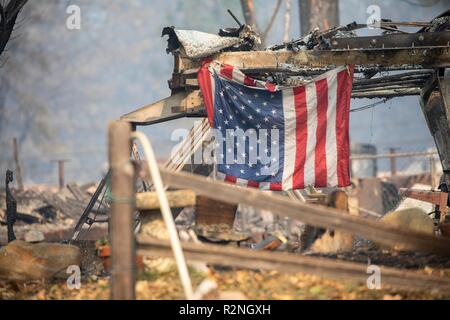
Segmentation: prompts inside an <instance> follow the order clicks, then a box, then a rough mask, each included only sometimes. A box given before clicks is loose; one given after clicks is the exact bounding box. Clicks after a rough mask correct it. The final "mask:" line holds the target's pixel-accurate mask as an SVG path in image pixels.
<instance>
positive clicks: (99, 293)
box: [0, 269, 450, 300]
mask: <svg viewBox="0 0 450 320" xmlns="http://www.w3.org/2000/svg"><path fill="white" fill-rule="evenodd" d="M441 271H442V270H440V271H439V272H433V271H430V270H428V272H432V273H433V274H435V275H436V274H441V275H442V276H446V274H448V273H450V269H449V270H446V271H445V272H441ZM191 277H192V280H193V284H194V286H195V287H196V286H198V285H199V284H200V283H201V281H203V280H204V279H206V278H208V279H212V280H214V281H216V283H217V284H218V289H219V291H221V292H226V293H227V295H226V296H227V297H228V298H230V299H234V298H239V297H242V295H244V296H245V297H246V298H247V299H257V300H259V299H268V300H271V299H276V300H291V299H295V300H298V299H300V300H305V299H308V300H328V299H342V300H354V299H364V300H367V299H369V300H372V299H381V300H392V299H394V300H402V299H432V300H434V299H450V295H444V294H441V293H439V292H421V291H405V290H398V289H393V288H383V289H381V290H369V289H367V287H366V286H364V285H358V284H354V283H351V282H342V281H335V280H329V279H322V278H320V277H316V276H311V275H305V274H300V273H299V274H283V273H279V272H276V271H270V272H266V271H264V272H260V271H249V270H242V269H233V270H231V269H229V270H222V271H217V270H215V271H213V270H211V269H210V270H209V272H207V274H200V273H198V272H195V271H191ZM109 294H110V291H109V279H108V277H94V276H91V277H89V278H88V279H83V280H82V283H81V288H80V289H79V290H77V289H74V290H69V289H68V287H67V285H66V282H65V280H56V281H52V282H42V281H37V282H30V283H21V284H18V283H7V282H0V299H12V300H16V299H19V300H98V299H100V300H104V299H108V298H109ZM136 295H137V299H139V300H167V299H169V300H170V299H183V298H184V296H183V292H182V288H181V285H180V282H179V280H178V276H177V273H176V272H168V273H148V272H146V273H142V274H140V275H139V277H138V281H137V284H136ZM209 297H210V298H217V297H218V296H217V295H216V294H214V293H212V294H211V295H210V296H209Z"/></svg>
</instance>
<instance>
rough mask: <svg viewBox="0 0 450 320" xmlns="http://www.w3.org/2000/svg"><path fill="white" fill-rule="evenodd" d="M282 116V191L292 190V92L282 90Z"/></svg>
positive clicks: (294, 133)
mask: <svg viewBox="0 0 450 320" xmlns="http://www.w3.org/2000/svg"><path fill="white" fill-rule="evenodd" d="M282 92H283V114H284V165H283V180H282V187H283V190H290V189H292V188H293V177H294V169H295V152H296V149H297V148H296V131H295V130H296V127H297V121H296V115H295V99H294V90H293V89H286V90H283V91H282Z"/></svg>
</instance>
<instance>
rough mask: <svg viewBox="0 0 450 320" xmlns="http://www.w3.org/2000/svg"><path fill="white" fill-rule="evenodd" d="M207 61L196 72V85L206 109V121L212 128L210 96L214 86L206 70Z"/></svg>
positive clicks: (212, 111)
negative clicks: (198, 87)
mask: <svg viewBox="0 0 450 320" xmlns="http://www.w3.org/2000/svg"><path fill="white" fill-rule="evenodd" d="M208 66H209V61H205V62H203V64H202V67H201V68H200V70H199V71H198V75H197V77H198V84H199V86H200V89H201V92H202V95H203V102H204V104H205V108H206V114H207V115H208V121H209V124H210V126H211V127H214V97H213V96H212V94H213V90H212V86H213V85H214V83H213V81H212V79H211V77H212V76H211V74H210V72H209V70H208Z"/></svg>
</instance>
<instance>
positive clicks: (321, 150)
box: [314, 78, 328, 187]
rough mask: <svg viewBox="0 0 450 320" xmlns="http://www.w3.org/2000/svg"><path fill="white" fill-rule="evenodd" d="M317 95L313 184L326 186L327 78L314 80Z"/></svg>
mask: <svg viewBox="0 0 450 320" xmlns="http://www.w3.org/2000/svg"><path fill="white" fill-rule="evenodd" d="M316 96H317V130H316V150H315V154H316V156H315V165H314V166H315V169H316V170H315V181H316V182H315V186H316V187H326V186H327V150H326V145H327V143H326V138H327V110H328V83H327V79H326V78H325V79H322V80H319V81H317V82H316Z"/></svg>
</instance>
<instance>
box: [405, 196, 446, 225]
mask: <svg viewBox="0 0 450 320" xmlns="http://www.w3.org/2000/svg"><path fill="white" fill-rule="evenodd" d="M399 192H400V195H401V196H402V197H407V198H411V199H416V200H420V201H424V202H428V203H431V204H434V205H435V206H436V211H438V212H440V220H441V222H442V223H443V222H444V221H445V213H446V209H447V203H448V193H447V192H442V191H431V190H418V189H406V188H400V190H399Z"/></svg>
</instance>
